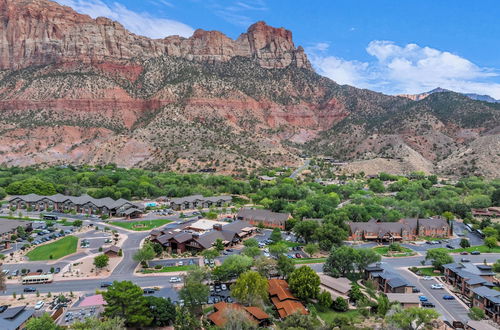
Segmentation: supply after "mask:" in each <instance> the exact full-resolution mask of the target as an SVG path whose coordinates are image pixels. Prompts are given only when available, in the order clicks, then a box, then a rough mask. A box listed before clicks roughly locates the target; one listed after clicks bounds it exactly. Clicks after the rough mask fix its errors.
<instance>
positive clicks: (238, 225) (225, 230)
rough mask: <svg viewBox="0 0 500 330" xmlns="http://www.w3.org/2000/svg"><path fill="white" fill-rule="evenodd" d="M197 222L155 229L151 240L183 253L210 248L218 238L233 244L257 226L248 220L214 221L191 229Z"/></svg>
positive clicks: (225, 244) (247, 235)
mask: <svg viewBox="0 0 500 330" xmlns="http://www.w3.org/2000/svg"><path fill="white" fill-rule="evenodd" d="M196 222H197V221H195V222H188V223H184V224H183V225H182V226H181V227H180V228H177V229H174V230H171V229H168V228H167V229H163V230H153V231H151V233H150V236H149V240H150V241H151V242H156V243H159V244H161V245H163V247H165V248H166V249H167V250H169V251H171V252H174V253H175V252H176V253H183V252H185V251H203V250H205V249H209V248H211V247H212V246H213V244H214V243H215V241H216V240H217V239H220V240H222V243H223V244H224V246H226V247H229V246H233V245H235V244H238V243H239V242H241V240H242V239H243V238H246V237H249V236H250V235H252V233H253V232H254V231H255V227H253V226H252V225H251V224H250V223H248V222H247V221H234V222H231V223H224V224H223V225H222V224H220V223H217V222H215V221H214V222H215V224H214V225H213V227H212V228H210V229H209V230H204V231H203V232H199V231H197V230H192V229H190V226H193V225H195V223H196Z"/></svg>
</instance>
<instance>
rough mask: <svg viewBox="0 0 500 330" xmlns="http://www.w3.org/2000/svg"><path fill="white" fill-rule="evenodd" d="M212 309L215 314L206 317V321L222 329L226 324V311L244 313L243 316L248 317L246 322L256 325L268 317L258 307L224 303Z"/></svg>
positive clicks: (217, 304)
mask: <svg viewBox="0 0 500 330" xmlns="http://www.w3.org/2000/svg"><path fill="white" fill-rule="evenodd" d="M214 309H215V312H214V313H212V314H210V315H208V319H209V320H210V321H212V322H213V323H214V324H215V325H216V326H218V327H223V326H224V325H225V324H226V322H227V319H226V315H225V313H226V311H227V310H228V309H236V310H242V311H245V315H246V316H247V317H248V320H249V321H251V322H253V323H256V324H258V323H259V322H260V321H262V320H265V319H268V318H269V315H267V313H265V312H264V311H263V310H262V309H260V308H259V307H244V306H243V305H240V304H238V303H234V304H229V303H226V302H218V303H216V304H214Z"/></svg>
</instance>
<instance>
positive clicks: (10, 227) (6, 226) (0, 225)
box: [0, 219, 31, 235]
mask: <svg viewBox="0 0 500 330" xmlns="http://www.w3.org/2000/svg"><path fill="white" fill-rule="evenodd" d="M19 226H21V227H24V228H25V229H26V228H27V227H29V226H31V222H30V221H21V220H14V219H0V235H2V234H5V233H10V232H13V231H14V230H16V228H17V227H19Z"/></svg>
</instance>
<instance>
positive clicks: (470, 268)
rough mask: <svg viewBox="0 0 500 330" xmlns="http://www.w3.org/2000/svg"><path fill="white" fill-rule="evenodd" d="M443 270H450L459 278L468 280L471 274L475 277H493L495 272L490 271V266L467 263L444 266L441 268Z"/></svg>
mask: <svg viewBox="0 0 500 330" xmlns="http://www.w3.org/2000/svg"><path fill="white" fill-rule="evenodd" d="M443 267H444V268H445V269H450V270H451V271H453V272H455V273H457V274H458V275H459V276H461V277H464V278H468V277H469V276H470V275H471V274H472V275H477V276H494V275H495V272H494V271H493V270H492V267H491V266H487V265H482V264H480V265H475V264H472V263H469V262H464V263H461V262H455V263H451V264H446V265H444V266H443Z"/></svg>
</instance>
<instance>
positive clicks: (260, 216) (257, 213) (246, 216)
mask: <svg viewBox="0 0 500 330" xmlns="http://www.w3.org/2000/svg"><path fill="white" fill-rule="evenodd" d="M236 217H237V218H241V219H243V220H255V221H268V222H274V223H278V224H281V223H285V222H286V221H287V220H288V218H290V213H276V212H272V211H269V210H262V209H251V208H243V209H241V210H240V211H239V212H238V215H237V216H236Z"/></svg>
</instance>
